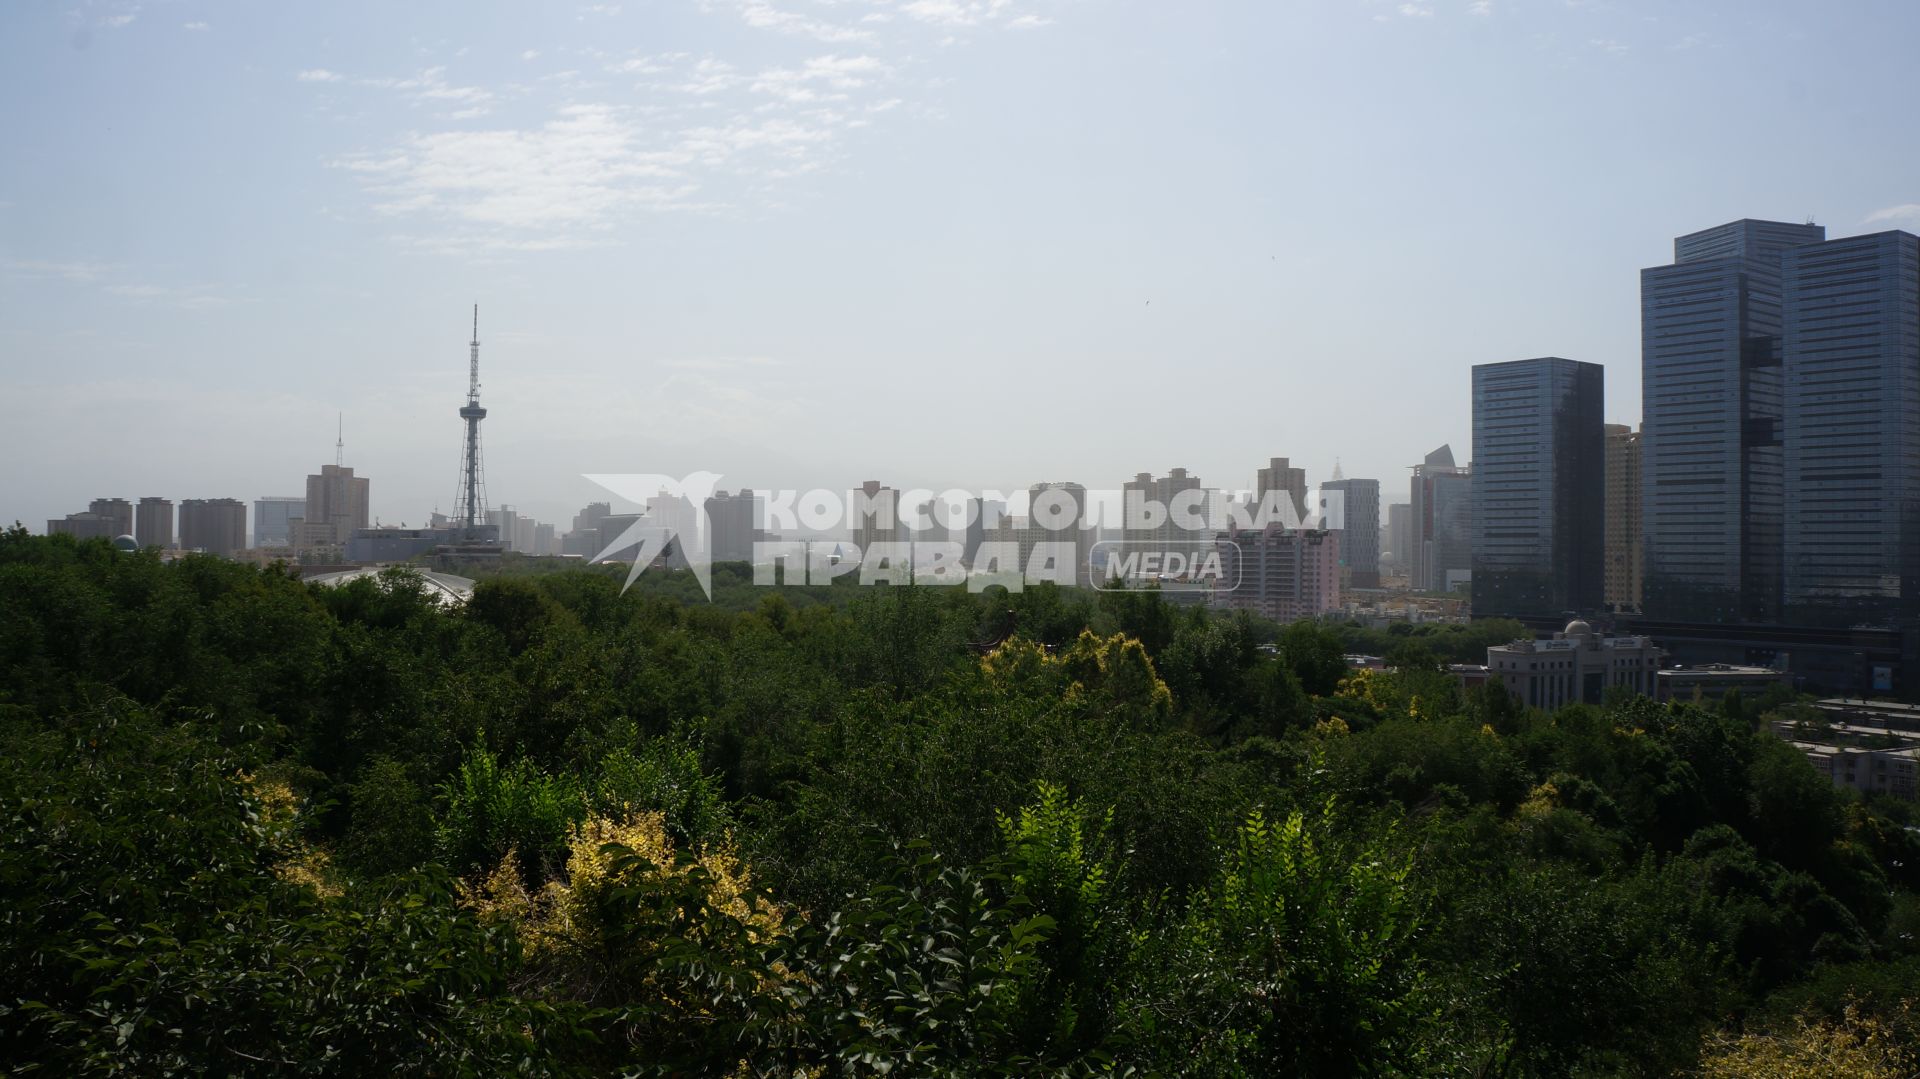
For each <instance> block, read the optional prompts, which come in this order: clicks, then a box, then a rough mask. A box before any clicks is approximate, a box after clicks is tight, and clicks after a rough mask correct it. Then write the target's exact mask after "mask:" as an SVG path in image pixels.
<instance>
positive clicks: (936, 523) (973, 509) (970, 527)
mask: <svg viewBox="0 0 1920 1079" xmlns="http://www.w3.org/2000/svg"><path fill="white" fill-rule="evenodd" d="M921 512H923V513H924V514H925V515H926V517H927V520H928V527H926V528H924V529H922V530H920V531H919V532H917V533H915V534H914V537H913V538H914V539H916V540H921V541H925V542H928V543H957V544H959V545H960V563H961V565H964V566H969V567H971V566H972V565H973V559H974V556H975V555H977V554H979V553H980V544H981V543H982V542H984V541H985V540H986V535H987V520H986V507H985V506H984V505H983V504H982V503H981V501H980V500H979V499H977V498H963V499H961V500H959V501H957V502H956V501H949V500H945V499H941V498H938V497H936V498H932V499H928V500H927V501H926V502H925V503H924V504H923V505H922V506H921Z"/></svg>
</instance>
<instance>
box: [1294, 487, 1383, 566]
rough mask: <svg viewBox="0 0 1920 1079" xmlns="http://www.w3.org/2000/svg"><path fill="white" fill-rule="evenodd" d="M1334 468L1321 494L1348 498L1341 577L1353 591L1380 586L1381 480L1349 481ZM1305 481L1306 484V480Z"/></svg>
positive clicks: (1343, 512)
mask: <svg viewBox="0 0 1920 1079" xmlns="http://www.w3.org/2000/svg"><path fill="white" fill-rule="evenodd" d="M1339 471H1340V470H1339V468H1338V467H1337V466H1336V467H1335V468H1334V473H1335V477H1336V478H1334V479H1331V480H1328V481H1327V482H1325V483H1323V484H1321V485H1320V490H1322V491H1340V492H1342V493H1343V494H1344V495H1345V498H1344V500H1343V501H1344V502H1345V507H1344V509H1343V511H1342V516H1343V521H1342V524H1343V527H1342V528H1341V529H1340V562H1341V575H1342V576H1344V577H1345V578H1346V580H1347V583H1348V584H1349V585H1351V586H1352V587H1354V588H1378V587H1380V481H1379V480H1363V479H1347V478H1346V477H1344V476H1340V475H1339ZM1303 482H1304V481H1303Z"/></svg>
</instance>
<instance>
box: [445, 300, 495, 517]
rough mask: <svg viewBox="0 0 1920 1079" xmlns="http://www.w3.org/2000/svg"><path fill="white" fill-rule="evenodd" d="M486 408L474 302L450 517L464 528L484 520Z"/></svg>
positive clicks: (485, 495)
mask: <svg viewBox="0 0 1920 1079" xmlns="http://www.w3.org/2000/svg"><path fill="white" fill-rule="evenodd" d="M486 417H487V410H486V409H484V408H482V407H480V305H479V304H474V305H473V340H472V341H471V342H469V343H468V352H467V403H466V404H465V405H464V406H462V407H461V409H460V418H461V419H462V420H464V421H466V425H467V437H466V443H465V446H464V447H463V449H462V452H461V457H460V489H459V492H458V493H457V494H456V495H455V497H454V500H453V501H454V508H453V517H454V520H456V521H458V522H459V523H460V525H461V527H463V528H467V529H472V528H475V527H477V526H479V525H483V524H486V523H487V488H486V481H485V479H484V478H483V476H482V474H481V469H480V421H481V420H483V419H486Z"/></svg>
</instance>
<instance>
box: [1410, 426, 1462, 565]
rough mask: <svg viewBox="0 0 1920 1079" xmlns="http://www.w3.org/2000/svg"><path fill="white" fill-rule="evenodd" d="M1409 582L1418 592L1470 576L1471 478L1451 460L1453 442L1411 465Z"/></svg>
mask: <svg viewBox="0 0 1920 1079" xmlns="http://www.w3.org/2000/svg"><path fill="white" fill-rule="evenodd" d="M1407 502H1408V507H1409V508H1408V513H1409V514H1410V519H1409V521H1408V523H1407V533H1408V535H1407V546H1408V548H1409V550H1408V558H1407V559H1406V560H1405V561H1406V566H1407V574H1408V585H1409V586H1410V587H1411V588H1413V589H1414V590H1415V591H1420V592H1448V591H1451V590H1452V589H1453V587H1454V585H1455V584H1456V583H1458V582H1460V581H1463V580H1468V579H1470V578H1471V575H1472V566H1473V480H1472V473H1471V471H1470V470H1469V468H1462V467H1460V466H1458V465H1456V464H1454V463H1453V447H1451V446H1441V447H1440V448H1439V449H1437V450H1434V451H1433V452H1432V453H1429V454H1427V456H1426V459H1425V460H1423V461H1422V462H1420V463H1419V464H1417V465H1415V466H1413V486H1412V491H1411V495H1410V497H1409V498H1408V500H1407Z"/></svg>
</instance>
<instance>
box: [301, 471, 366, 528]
mask: <svg viewBox="0 0 1920 1079" xmlns="http://www.w3.org/2000/svg"><path fill="white" fill-rule="evenodd" d="M371 486H372V485H371V484H370V483H369V481H368V480H367V478H366V477H365V476H355V475H354V474H353V469H352V468H350V467H347V466H344V465H321V466H320V471H319V472H318V473H317V474H315V475H311V476H308V477H307V498H306V505H305V507H304V509H305V511H306V512H305V513H304V514H303V515H302V519H303V520H304V521H305V522H306V525H307V532H308V534H309V535H312V534H314V533H315V530H316V529H317V528H319V527H326V528H330V529H332V530H333V542H335V543H342V544H344V543H345V542H347V538H348V537H350V536H351V535H353V532H354V529H357V528H366V527H367V526H368V525H370V524H371V523H372V520H371V516H370V514H369V505H370V503H371V490H370V488H371Z"/></svg>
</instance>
